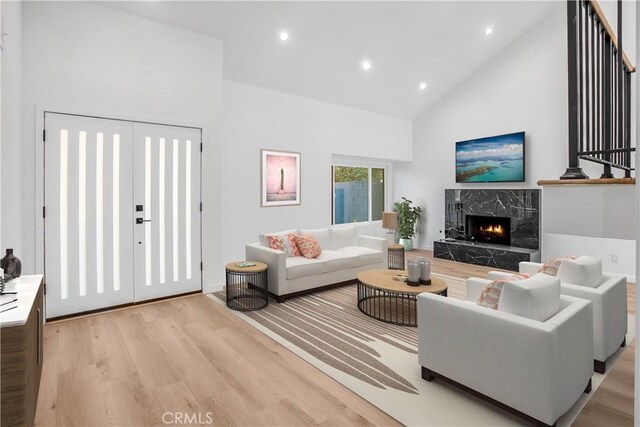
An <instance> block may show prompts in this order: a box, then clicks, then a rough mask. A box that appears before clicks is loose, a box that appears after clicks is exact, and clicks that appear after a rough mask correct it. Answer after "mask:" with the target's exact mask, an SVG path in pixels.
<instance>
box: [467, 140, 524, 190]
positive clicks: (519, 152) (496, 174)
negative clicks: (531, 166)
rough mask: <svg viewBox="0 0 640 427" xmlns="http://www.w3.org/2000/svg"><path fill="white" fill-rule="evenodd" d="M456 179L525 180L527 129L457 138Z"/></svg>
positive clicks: (486, 180)
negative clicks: (464, 138)
mask: <svg viewBox="0 0 640 427" xmlns="http://www.w3.org/2000/svg"><path fill="white" fill-rule="evenodd" d="M456 182H524V132H516V133H509V134H506V135H498V136H490V137H487V138H480V139H471V140H469V141H459V142H456Z"/></svg>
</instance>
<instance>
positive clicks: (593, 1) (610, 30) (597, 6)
mask: <svg viewBox="0 0 640 427" xmlns="http://www.w3.org/2000/svg"><path fill="white" fill-rule="evenodd" d="M589 3H590V4H591V7H592V8H593V11H594V12H595V14H596V15H598V19H600V22H602V26H603V27H604V29H605V31H606V32H607V34H609V37H611V42H612V43H613V45H614V46H615V47H616V50H618V51H619V50H620V49H618V38H617V37H616V32H615V31H613V27H611V24H609V21H608V20H607V16H606V15H605V14H604V11H603V10H602V8H601V7H600V3H598V0H589ZM622 61H623V62H624V64H625V65H626V66H627V69H628V70H629V72H630V73H635V71H636V67H635V65H633V64H632V63H631V60H630V59H629V57H628V56H627V54H626V53H625V52H624V51H622Z"/></svg>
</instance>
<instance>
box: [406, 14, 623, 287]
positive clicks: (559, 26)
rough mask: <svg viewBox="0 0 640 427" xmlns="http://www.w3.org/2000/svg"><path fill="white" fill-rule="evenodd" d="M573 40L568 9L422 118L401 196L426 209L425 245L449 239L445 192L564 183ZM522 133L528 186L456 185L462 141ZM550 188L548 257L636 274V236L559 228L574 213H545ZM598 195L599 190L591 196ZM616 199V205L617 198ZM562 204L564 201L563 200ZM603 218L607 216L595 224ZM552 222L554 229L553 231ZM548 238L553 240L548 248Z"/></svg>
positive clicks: (421, 241)
mask: <svg viewBox="0 0 640 427" xmlns="http://www.w3.org/2000/svg"><path fill="white" fill-rule="evenodd" d="M566 38H567V36H566V7H564V6H563V7H559V8H558V9H557V10H555V11H554V12H552V13H551V14H550V15H549V16H548V17H547V18H545V19H544V20H542V21H541V22H540V23H539V24H537V25H536V26H535V27H533V28H532V29H531V30H530V31H529V32H527V33H526V34H524V35H523V36H522V37H521V38H520V39H518V40H516V41H515V42H514V43H513V44H512V45H511V46H509V47H507V48H506V49H505V50H504V51H503V52H501V53H500V54H499V55H498V56H496V57H495V58H493V59H492V60H490V61H489V62H488V64H487V65H486V66H484V67H483V68H481V69H480V70H478V71H477V72H476V73H474V75H473V76H472V77H471V78H470V79H468V80H467V81H466V82H464V83H463V84H462V85H460V86H458V87H457V88H456V89H455V90H453V91H452V92H451V93H450V94H449V95H447V96H446V97H445V98H443V99H442V100H441V101H440V102H438V103H437V104H435V105H434V106H433V107H432V108H430V109H429V110H428V111H426V112H425V113H424V114H422V115H421V116H420V117H418V118H417V119H416V120H415V121H414V144H415V147H414V153H415V159H414V162H413V163H411V164H409V165H407V167H406V168H404V169H400V168H399V170H398V173H397V174H396V194H397V195H398V196H400V195H404V196H407V197H409V198H412V197H413V200H414V201H416V202H417V203H418V204H419V205H421V206H422V207H423V208H424V209H425V215H424V219H423V220H422V222H421V224H420V226H421V229H420V231H421V232H420V233H419V238H418V242H417V245H418V246H419V247H423V248H431V247H432V245H433V241H434V240H437V239H440V238H442V237H444V236H443V235H442V234H441V233H440V230H443V228H444V189H445V188H539V187H538V186H537V185H536V182H537V181H538V180H540V179H556V178H558V177H559V176H560V175H561V174H562V173H563V172H564V170H565V168H566V167H567V129H568V123H567V42H566ZM521 130H524V131H525V132H526V153H525V156H526V182H525V183H522V184H513V183H510V184H475V185H474V184H456V183H455V142H456V141H460V140H466V139H473V138H477V137H482V136H490V135H498V134H502V133H509V132H516V131H521ZM581 166H582V167H583V169H584V170H585V172H586V173H587V174H588V175H590V176H592V177H599V176H600V174H601V173H602V167H600V166H598V165H595V164H590V163H588V162H583V163H582V165H581ZM618 175H619V176H620V173H619V172H618ZM565 189H566V188H565ZM606 190H607V191H609V190H612V189H611V188H607V189H606ZM546 191H547V188H545V189H543V195H542V197H543V204H542V206H543V208H542V212H543V221H542V241H543V244H542V258H543V260H546V259H549V257H551V256H553V255H554V254H557V253H558V251H560V252H563V251H566V252H565V253H562V254H561V255H567V254H577V255H580V254H583V253H589V252H591V254H592V255H594V256H598V257H600V258H602V259H603V262H605V264H606V265H605V269H608V268H611V269H610V270H609V271H618V272H620V273H623V274H626V275H628V276H629V277H634V276H635V267H634V264H635V255H634V254H633V251H632V252H631V253H629V248H630V247H631V248H632V247H633V241H632V240H629V239H633V237H628V236H627V237H624V238H620V237H619V236H617V235H616V236H614V235H608V231H607V229H605V228H603V229H601V230H600V234H598V235H597V236H596V235H594V234H593V231H592V230H591V228H592V227H590V226H589V225H588V224H586V223H581V224H582V225H583V226H582V227H578V225H579V224H577V223H574V224H573V227H571V229H569V228H567V229H565V231H564V232H561V230H562V227H559V228H558V226H557V224H560V223H564V224H565V225H566V224H567V221H563V219H566V218H567V217H570V216H571V215H570V214H568V212H567V211H566V210H563V209H555V210H554V209H549V210H550V211H549V212H545V210H546V209H548V208H549V206H550V204H549V203H548V202H547V201H546V200H545V197H546V196H545V194H546ZM550 191H552V190H550ZM557 191H561V190H560V189H558V190H557ZM578 191H579V190H578ZM623 192H624V191H623ZM614 193H615V194H614ZM627 193H628V192H627ZM597 194H599V193H597V192H596V193H591V194H590V196H589V197H593V196H595V195H597ZM600 196H602V194H600ZM611 198H613V199H614V200H609V199H611ZM556 201H562V196H560V197H558V198H556ZM625 202H626V204H625ZM593 203H594V204H595V205H601V206H607V205H609V204H610V205H613V206H616V209H622V210H624V209H629V210H630V211H633V209H634V208H633V206H631V203H630V199H629V197H628V196H625V195H621V194H619V192H618V193H616V192H613V193H607V195H605V196H603V197H601V198H600V199H599V200H597V201H593ZM555 206H556V207H558V206H557V205H555ZM551 207H553V206H551ZM602 218H603V216H602V215H600V216H599V219H594V220H595V221H600V220H603V219H602ZM627 219H628V218H627ZM631 221H633V220H631ZM554 222H555V225H553V226H552V223H554ZM547 224H549V225H550V226H551V228H550V229H549V230H547ZM595 228H596V229H597V228H598V227H595ZM609 231H610V230H609ZM546 237H549V240H548V242H546V243H545V238H546ZM585 238H590V240H589V239H587V240H585ZM598 239H605V240H598ZM596 249H597V250H598V251H596ZM612 254H618V255H620V257H619V258H620V262H619V263H611V255H612Z"/></svg>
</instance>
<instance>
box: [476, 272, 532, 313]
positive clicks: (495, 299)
mask: <svg viewBox="0 0 640 427" xmlns="http://www.w3.org/2000/svg"><path fill="white" fill-rule="evenodd" d="M528 278H529V275H528V274H514V275H512V276H508V277H502V278H500V279H497V280H494V281H493V282H491V283H489V284H488V285H487V287H486V288H484V291H482V293H481V294H480V298H478V301H477V302H476V304H477V305H479V306H481V307H487V308H491V309H493V310H497V309H498V303H499V302H500V295H501V294H502V288H504V285H505V284H506V283H509V282H513V281H516V280H524V279H528Z"/></svg>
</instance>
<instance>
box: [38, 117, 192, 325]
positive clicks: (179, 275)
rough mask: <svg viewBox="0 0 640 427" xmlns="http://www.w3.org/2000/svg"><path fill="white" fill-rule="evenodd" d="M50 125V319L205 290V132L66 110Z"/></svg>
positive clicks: (47, 228)
mask: <svg viewBox="0 0 640 427" xmlns="http://www.w3.org/2000/svg"><path fill="white" fill-rule="evenodd" d="M45 129H46V141H45V149H44V152H45V158H44V167H45V175H44V176H45V209H46V211H45V212H46V216H45V274H46V283H47V288H46V290H47V294H46V303H47V308H46V312H47V318H52V317H58V316H64V315H68V314H72V313H80V312H85V311H90V310H96V309H101V308H105V307H112V306H116V305H120V304H127V303H131V302H136V301H143V300H146V299H151V298H158V297H163V296H168V295H174V294H179V293H184V292H189V291H195V290H198V289H201V279H200V277H201V272H200V130H199V129H193V128H183V127H174V126H162V125H147V124H140V123H134V122H130V121H121V120H109V119H98V118H93V117H85V116H74V115H66V114H57V113H46V115H45ZM162 141H164V142H162ZM160 206H163V209H160ZM141 220H142V221H143V222H142V223H138V222H139V221H141ZM146 220H149V221H146Z"/></svg>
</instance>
